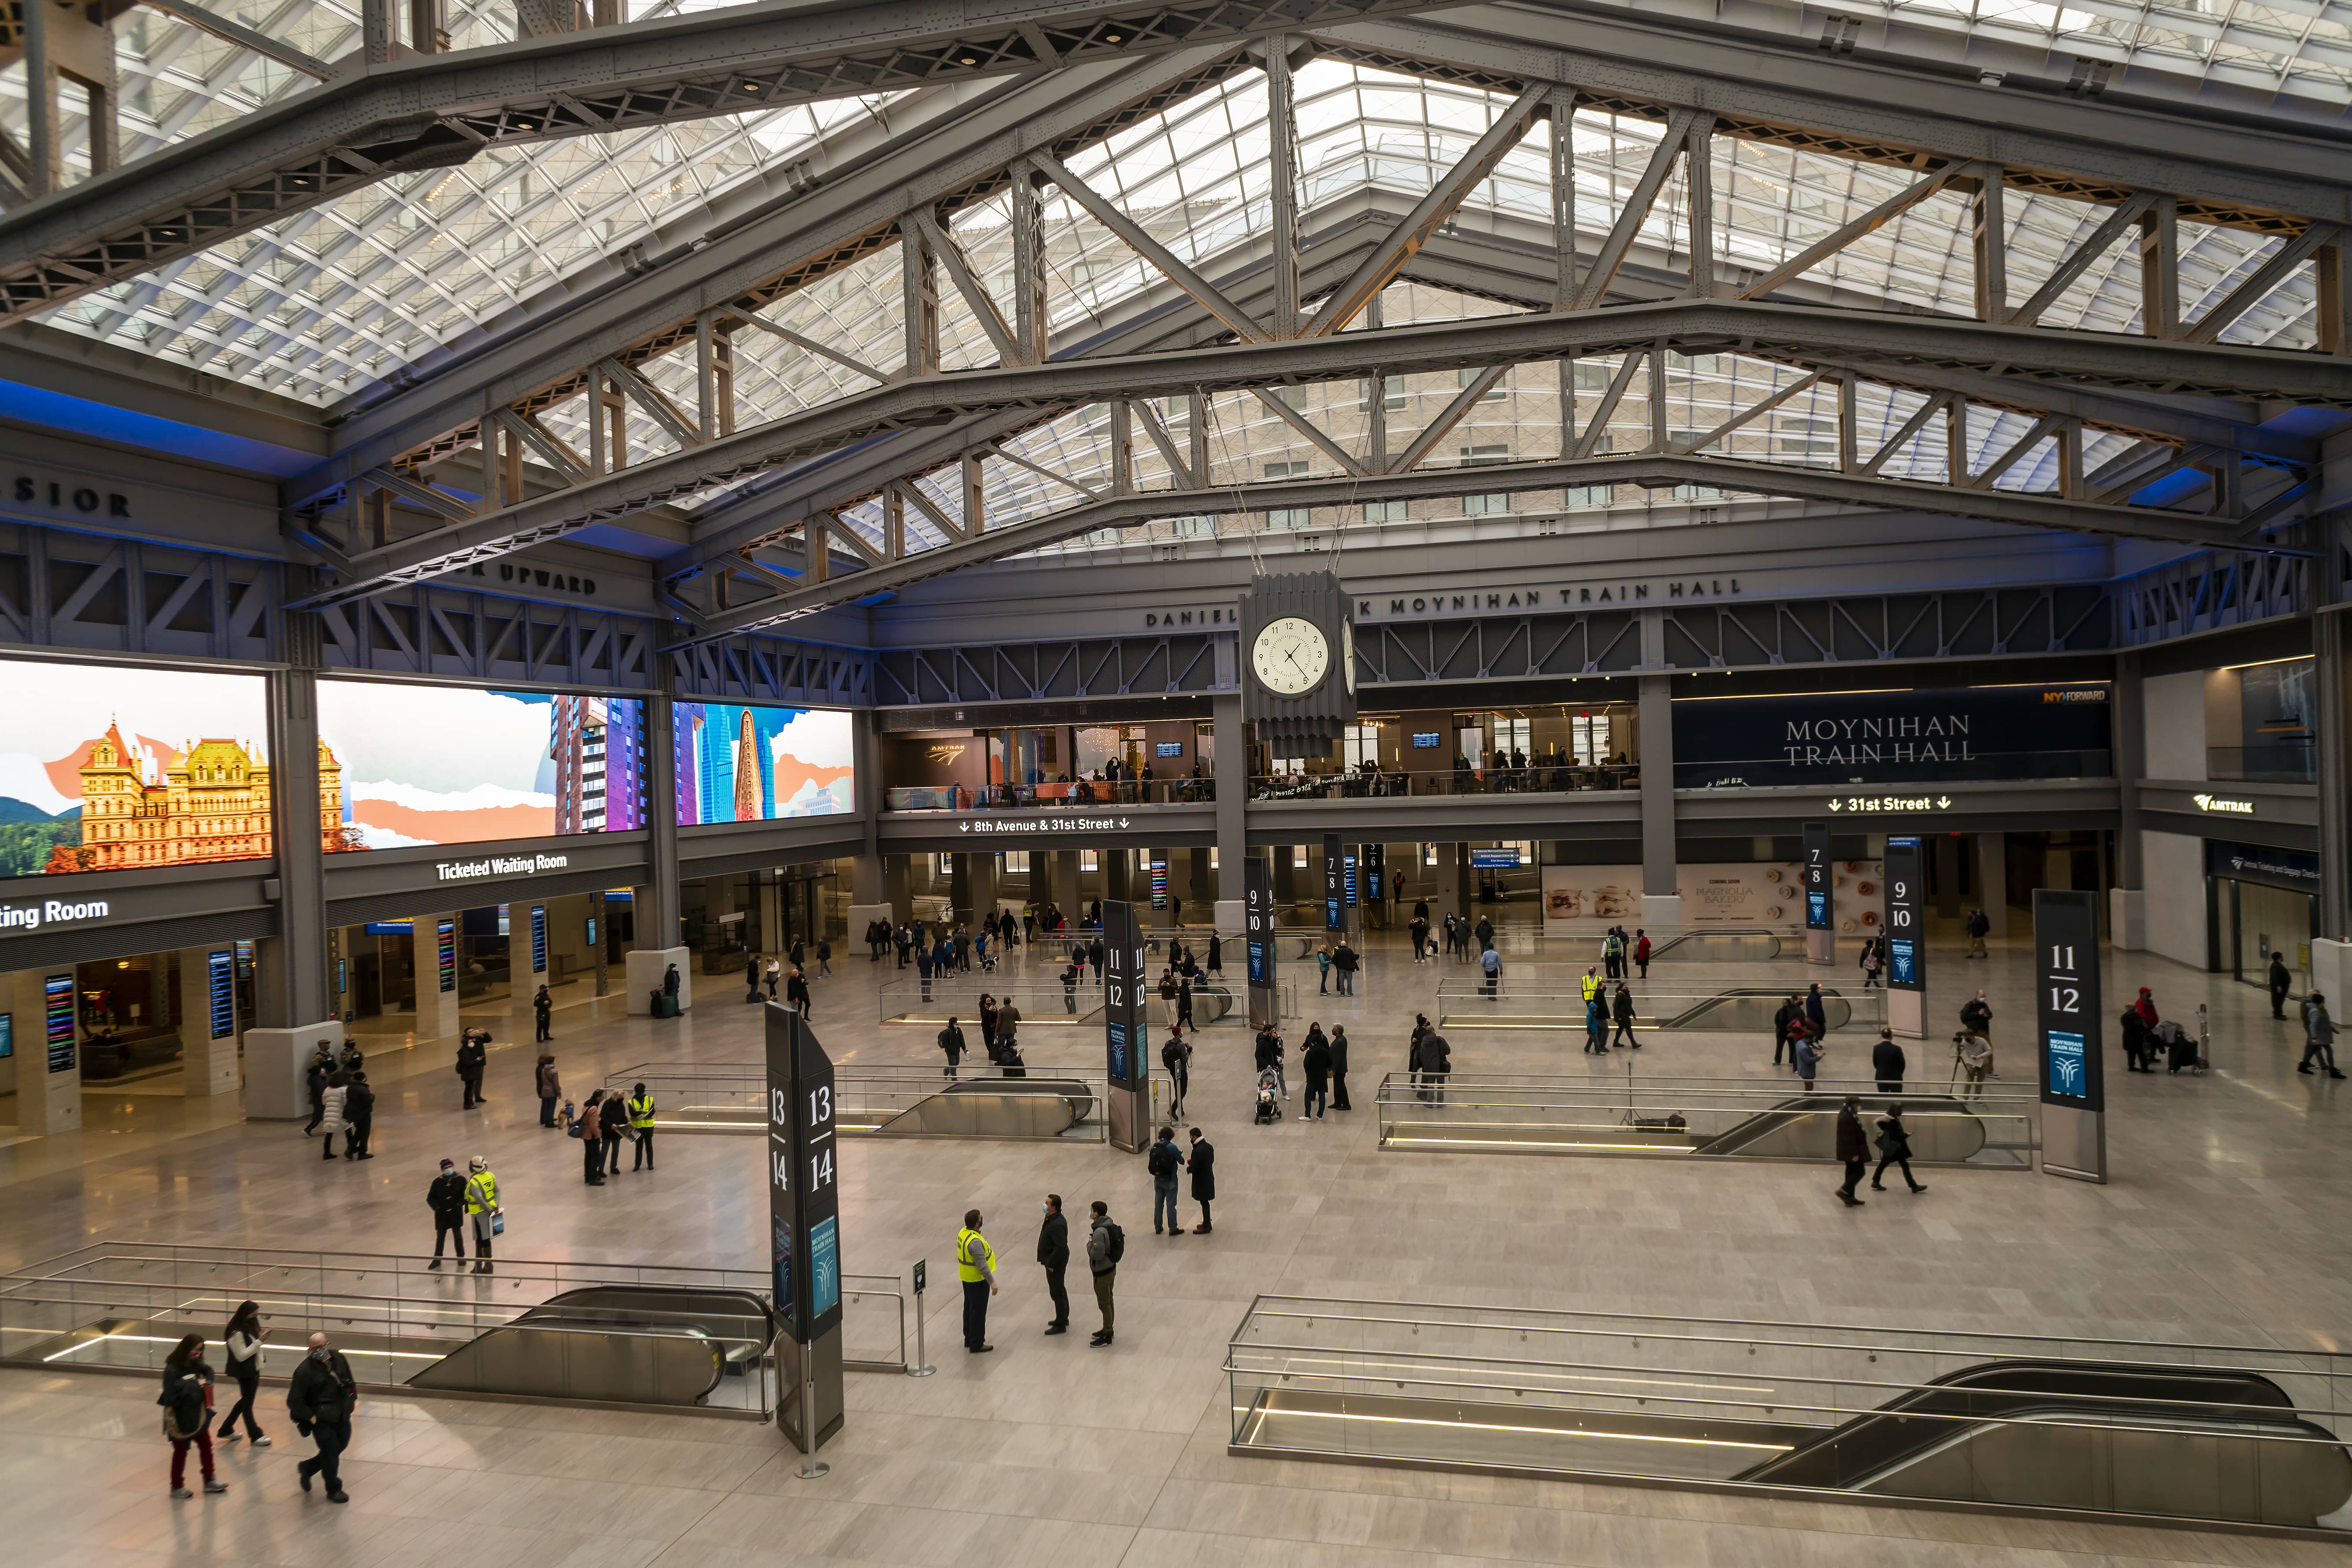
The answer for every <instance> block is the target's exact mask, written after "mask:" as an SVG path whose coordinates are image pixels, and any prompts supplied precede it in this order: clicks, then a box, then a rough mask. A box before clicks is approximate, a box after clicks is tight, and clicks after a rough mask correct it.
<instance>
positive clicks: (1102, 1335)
mask: <svg viewBox="0 0 2352 1568" xmlns="http://www.w3.org/2000/svg"><path fill="white" fill-rule="evenodd" d="M1094 1216H1095V1222H1094V1228H1093V1229H1091V1230H1089V1231H1088V1232H1087V1268H1089V1269H1091V1270H1093V1272H1094V1277H1095V1305H1097V1306H1098V1307H1100V1308H1101V1309H1102V1321H1103V1326H1102V1329H1101V1331H1099V1332H1097V1334H1096V1335H1095V1337H1094V1338H1093V1339H1091V1340H1088V1341H1087V1343H1088V1344H1089V1345H1107V1344H1108V1343H1110V1340H1111V1330H1112V1328H1113V1326H1114V1323H1115V1320H1116V1317H1117V1314H1116V1312H1115V1311H1114V1310H1113V1308H1112V1305H1111V1293H1112V1290H1113V1289H1114V1288H1115V1287H1116V1286H1117V1285H1118V1260H1119V1259H1120V1258H1123V1257H1125V1256H1126V1255H1127V1233H1126V1232H1125V1231H1123V1230H1121V1229H1119V1228H1118V1226H1116V1225H1113V1224H1112V1223H1111V1217H1110V1205H1108V1204H1106V1203H1101V1202H1097V1203H1096V1204H1095V1205H1094Z"/></svg>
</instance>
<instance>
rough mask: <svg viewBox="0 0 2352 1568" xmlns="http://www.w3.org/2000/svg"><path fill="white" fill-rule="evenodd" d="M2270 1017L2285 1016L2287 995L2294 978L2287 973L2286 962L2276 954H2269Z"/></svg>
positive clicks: (2291, 988) (2292, 987) (2292, 985)
mask: <svg viewBox="0 0 2352 1568" xmlns="http://www.w3.org/2000/svg"><path fill="white" fill-rule="evenodd" d="M2270 988H2271V1016H2272V1017H2273V1018H2284V1017H2285V1016H2286V998H2287V993H2288V992H2290V991H2292V990H2294V975H2293V974H2291V973H2288V971H2287V967H2286V960H2285V959H2284V957H2282V956H2281V955H2279V954H2278V953H2275V952H2273V953H2272V954H2271V973H2270Z"/></svg>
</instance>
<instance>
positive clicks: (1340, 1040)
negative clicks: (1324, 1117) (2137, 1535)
mask: <svg viewBox="0 0 2352 1568" xmlns="http://www.w3.org/2000/svg"><path fill="white" fill-rule="evenodd" d="M1330 1051H1331V1109H1332V1110H1354V1109H1355V1107H1353V1106H1351V1105H1349V1103H1348V1028H1347V1026H1346V1025H1344V1024H1334V1025H1332V1026H1331V1045H1330Z"/></svg>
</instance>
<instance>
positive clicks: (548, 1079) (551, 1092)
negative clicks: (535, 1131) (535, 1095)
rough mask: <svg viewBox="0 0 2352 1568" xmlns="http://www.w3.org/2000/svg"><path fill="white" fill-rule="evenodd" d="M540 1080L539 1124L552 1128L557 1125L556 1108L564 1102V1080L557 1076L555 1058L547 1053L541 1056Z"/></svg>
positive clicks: (543, 1037) (538, 1086)
mask: <svg viewBox="0 0 2352 1568" xmlns="http://www.w3.org/2000/svg"><path fill="white" fill-rule="evenodd" d="M540 1038H541V1039H545V1038H546V1036H544V1035H542V1036H541V1037H540ZM538 1079H539V1082H538V1084H537V1088H538V1089H539V1124H540V1125H541V1127H552V1126H554V1125H555V1108H556V1107H557V1106H558V1105H559V1104H561V1103H562V1100H563V1079H561V1078H559V1077H557V1076H556V1072H555V1058H553V1057H551V1056H549V1055H547V1054H546V1053H545V1052H541V1055H540V1058H539V1072H538Z"/></svg>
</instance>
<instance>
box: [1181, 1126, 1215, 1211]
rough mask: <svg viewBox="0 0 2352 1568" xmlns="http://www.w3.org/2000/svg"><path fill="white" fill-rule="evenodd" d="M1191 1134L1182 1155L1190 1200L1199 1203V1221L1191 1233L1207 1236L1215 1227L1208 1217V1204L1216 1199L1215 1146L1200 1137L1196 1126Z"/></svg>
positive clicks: (1199, 1131)
mask: <svg viewBox="0 0 2352 1568" xmlns="http://www.w3.org/2000/svg"><path fill="white" fill-rule="evenodd" d="M1191 1134H1192V1149H1191V1151H1190V1152H1188V1153H1186V1155H1185V1156H1184V1169H1185V1170H1186V1171H1188V1172H1190V1173H1192V1201H1193V1202H1194V1203H1196V1204H1199V1205H1201V1223H1200V1224H1198V1225H1196V1226H1193V1227H1192V1234H1193V1235H1194V1236H1207V1235H1209V1234H1210V1233H1211V1232H1212V1231H1213V1230H1214V1229H1215V1228H1216V1226H1214V1224H1213V1222H1212V1221H1211V1219H1210V1217H1209V1205H1211V1204H1213V1203H1215V1202H1216V1201H1217V1146H1216V1145H1215V1144H1213V1143H1212V1142H1209V1141H1208V1140H1207V1139H1206V1138H1203V1137H1202V1136H1201V1130H1200V1129H1199V1128H1197V1127H1195V1128H1192V1130H1191Z"/></svg>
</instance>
